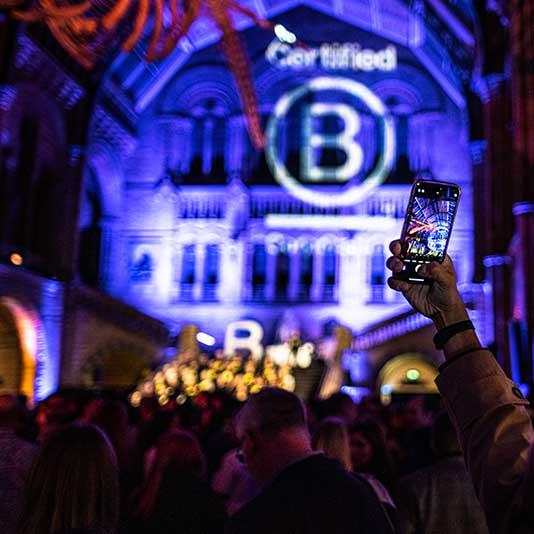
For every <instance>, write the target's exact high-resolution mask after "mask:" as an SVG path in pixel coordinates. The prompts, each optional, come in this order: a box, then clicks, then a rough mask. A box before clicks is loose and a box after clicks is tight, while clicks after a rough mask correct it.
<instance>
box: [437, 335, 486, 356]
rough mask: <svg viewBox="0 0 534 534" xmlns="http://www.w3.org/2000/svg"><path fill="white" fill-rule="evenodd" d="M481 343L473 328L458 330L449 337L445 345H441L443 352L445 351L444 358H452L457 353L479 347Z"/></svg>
mask: <svg viewBox="0 0 534 534" xmlns="http://www.w3.org/2000/svg"><path fill="white" fill-rule="evenodd" d="M481 347H482V345H481V344H480V341H479V339H478V336H477V335H476V332H475V331H474V330H466V331H465V332H460V333H459V334H456V335H455V336H453V337H451V338H450V339H449V341H447V343H445V346H444V347H443V352H444V353H445V358H446V359H447V360H448V359H450V358H454V356H456V355H457V354H458V353H461V352H465V351H469V350H471V349H472V350H476V349H479V348H481Z"/></svg>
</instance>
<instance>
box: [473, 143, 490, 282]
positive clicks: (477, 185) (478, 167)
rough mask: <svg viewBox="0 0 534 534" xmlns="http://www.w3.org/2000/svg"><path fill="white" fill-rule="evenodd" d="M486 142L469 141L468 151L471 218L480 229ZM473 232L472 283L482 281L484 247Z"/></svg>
mask: <svg viewBox="0 0 534 534" xmlns="http://www.w3.org/2000/svg"><path fill="white" fill-rule="evenodd" d="M486 146H487V143H486V141H471V142H470V143H469V151H470V153H471V166H472V169H473V191H474V194H473V218H474V224H475V228H480V227H482V225H483V224H484V222H483V221H484V202H483V198H484V187H485V181H484V168H485V158H486ZM477 233H478V232H475V251H474V252H475V263H474V266H473V267H474V281H475V282H482V281H483V280H484V263H483V262H484V255H485V254H484V247H483V244H482V243H481V240H480V239H479V238H478V237H477V236H476V234H477Z"/></svg>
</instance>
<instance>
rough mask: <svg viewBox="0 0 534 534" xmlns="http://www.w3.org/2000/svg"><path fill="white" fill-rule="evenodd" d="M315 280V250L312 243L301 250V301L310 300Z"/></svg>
mask: <svg viewBox="0 0 534 534" xmlns="http://www.w3.org/2000/svg"><path fill="white" fill-rule="evenodd" d="M312 280H313V249H312V245H311V243H306V244H305V245H303V246H302V247H301V249H300V281H299V293H298V298H299V300H308V299H309V298H310V290H311V285H312Z"/></svg>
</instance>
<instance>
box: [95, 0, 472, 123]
mask: <svg viewBox="0 0 534 534" xmlns="http://www.w3.org/2000/svg"><path fill="white" fill-rule="evenodd" d="M241 3H242V4H244V5H246V6H247V7H249V8H251V9H253V10H254V11H256V12H257V13H259V15H260V16H262V17H264V18H268V19H273V20H276V17H277V15H280V14H282V13H284V12H287V11H290V10H292V9H294V8H296V7H299V6H307V7H309V8H312V9H314V10H316V11H319V12H321V13H324V14H325V15H328V16H331V17H333V18H337V19H340V20H342V21H344V22H346V23H349V24H352V25H353V26H355V27H357V28H360V29H362V30H366V31H369V32H371V33H374V34H376V35H378V36H381V37H383V38H385V39H388V40H390V41H391V42H393V43H395V44H397V45H401V46H405V47H407V48H409V49H410V50H411V51H412V52H413V54H414V55H415V57H416V58H417V59H418V60H419V61H420V63H421V64H422V65H423V66H424V67H425V68H426V69H427V70H428V72H429V73H430V74H431V76H433V77H434V79H435V80H436V81H437V82H438V83H439V84H440V85H441V87H442V88H443V90H444V91H445V93H446V94H447V95H448V96H449V97H450V98H451V100H452V101H453V102H455V104H457V105H458V106H459V107H463V106H464V105H465V104H464V94H463V93H464V86H465V84H466V83H468V82H469V79H470V73H471V69H472V67H473V63H474V56H475V49H476V43H475V37H474V36H475V27H476V17H475V13H474V10H473V7H472V4H471V2H470V1H468V0H426V1H423V0H405V1H402V0H387V2H386V1H385V0H241ZM234 20H235V24H236V27H237V28H239V29H240V30H244V29H246V28H249V27H251V26H252V25H253V23H252V22H251V21H250V20H248V19H244V18H243V17H240V16H236V17H235V19H234ZM219 38H220V32H219V31H218V29H217V28H215V27H214V25H213V23H212V22H211V21H210V20H209V19H207V18H205V17H204V18H201V19H199V20H198V21H197V22H196V23H195V24H194V25H193V27H192V28H191V30H190V32H189V33H188V35H187V36H186V37H185V38H183V39H182V40H181V41H180V43H179V45H178V46H177V47H176V49H175V50H174V51H173V53H171V54H170V56H168V57H167V58H166V59H164V60H163V61H160V62H158V63H150V64H148V63H146V62H145V61H144V60H143V57H144V52H145V50H146V46H147V43H146V39H145V40H144V41H141V42H140V44H139V45H138V46H137V47H136V49H134V51H133V52H132V53H130V54H120V55H119V56H118V57H117V58H116V59H115V60H114V61H113V62H112V63H111V66H110V68H109V69H108V72H107V76H106V81H105V82H104V85H103V93H102V97H103V100H104V101H107V103H108V105H109V106H111V107H112V108H114V109H115V110H116V111H117V112H119V113H120V114H121V115H122V116H123V117H124V118H125V119H127V120H128V121H129V122H130V123H133V122H135V119H136V117H137V116H138V115H139V114H141V113H142V112H143V111H144V110H145V109H147V108H148V106H149V105H150V104H151V103H152V102H153V101H154V100H155V99H156V97H157V96H158V95H160V93H161V92H162V91H163V89H164V88H165V87H166V85H167V84H168V83H169V82H170V81H171V80H172V78H173V77H174V76H175V75H176V74H177V72H179V70H180V69H181V67H182V66H184V64H185V63H186V62H187V61H188V60H189V58H190V57H191V55H192V54H193V53H195V52H197V51H199V50H202V49H203V48H205V47H207V46H209V45H211V44H213V43H215V42H217V41H218V40H219Z"/></svg>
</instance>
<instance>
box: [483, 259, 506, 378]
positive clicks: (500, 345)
mask: <svg viewBox="0 0 534 534" xmlns="http://www.w3.org/2000/svg"><path fill="white" fill-rule="evenodd" d="M511 264H512V259H511V258H510V256H507V255H503V254H494V255H491V256H486V257H485V258H484V266H485V267H486V279H487V280H488V281H489V282H490V284H491V287H492V297H493V327H494V333H495V346H494V353H495V357H496V358H497V361H498V362H499V363H500V364H501V366H502V367H503V369H504V370H505V372H506V373H507V374H508V375H509V374H510V344H509V341H508V321H509V319H510V317H511V315H512V310H511V301H512V289H511V284H512V276H511V274H512V270H511Z"/></svg>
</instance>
